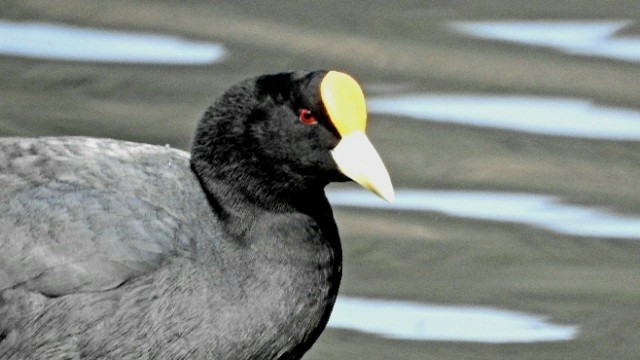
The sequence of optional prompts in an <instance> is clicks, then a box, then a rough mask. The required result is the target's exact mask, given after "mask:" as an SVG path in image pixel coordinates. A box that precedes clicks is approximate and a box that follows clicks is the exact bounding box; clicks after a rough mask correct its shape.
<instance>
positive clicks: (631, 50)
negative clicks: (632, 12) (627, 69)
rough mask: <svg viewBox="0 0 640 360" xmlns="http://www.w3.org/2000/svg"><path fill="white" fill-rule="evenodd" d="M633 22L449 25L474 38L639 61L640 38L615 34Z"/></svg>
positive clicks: (529, 22)
mask: <svg viewBox="0 0 640 360" xmlns="http://www.w3.org/2000/svg"><path fill="white" fill-rule="evenodd" d="M632 23H633V21H490V22H454V23H452V24H450V26H451V28H453V29H454V30H456V31H459V32H461V33H464V34H467V35H471V36H474V37H479V38H484V39H490V40H501V41H507V42H513V43H519V44H525V45H533V46H544V47H550V48H554V49H556V50H560V51H563V52H566V53H569V54H577V55H587V56H597V57H605V58H612V59H618V60H626V61H635V62H638V61H640V38H639V37H630V36H620V37H614V35H615V33H616V32H617V31H619V30H621V29H622V28H624V27H626V26H628V25H630V24H632Z"/></svg>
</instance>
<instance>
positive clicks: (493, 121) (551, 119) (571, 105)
mask: <svg viewBox="0 0 640 360" xmlns="http://www.w3.org/2000/svg"><path fill="white" fill-rule="evenodd" d="M367 107H368V110H369V112H371V113H374V114H388V115H396V116H405V117H411V118H414V119H419V120H427V121H439V122H449V123H456V124H464V125H471V126H481V127H491V128H500V129H507V130H513V131H521V132H527V133H535V134H545V135H555V136H567V137H580V138H592V139H612V140H634V141H637V140H640V111H636V110H633V109H627V108H619V107H609V106H602V105H598V104H594V103H593V102H591V101H589V100H585V99H572V98H550V97H532V96H500V95H472V94H413V95H402V96H389V97H374V98H371V99H370V100H368V101H367Z"/></svg>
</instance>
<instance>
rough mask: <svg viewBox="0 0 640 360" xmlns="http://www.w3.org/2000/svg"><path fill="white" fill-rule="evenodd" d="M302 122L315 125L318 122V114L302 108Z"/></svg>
mask: <svg viewBox="0 0 640 360" xmlns="http://www.w3.org/2000/svg"><path fill="white" fill-rule="evenodd" d="M299 115H300V122H301V123H303V124H305V125H314V124H317V123H318V120H316V116H315V115H313V113H312V112H311V110H309V109H300V114H299Z"/></svg>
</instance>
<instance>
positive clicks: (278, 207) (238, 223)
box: [192, 163, 342, 359]
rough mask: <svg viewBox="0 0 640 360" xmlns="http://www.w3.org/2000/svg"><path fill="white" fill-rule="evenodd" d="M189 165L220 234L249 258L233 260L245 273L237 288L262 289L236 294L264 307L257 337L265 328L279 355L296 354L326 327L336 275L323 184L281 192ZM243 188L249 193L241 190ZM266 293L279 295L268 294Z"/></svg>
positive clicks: (338, 255)
mask: <svg viewBox="0 0 640 360" xmlns="http://www.w3.org/2000/svg"><path fill="white" fill-rule="evenodd" d="M192 169H193V170H194V172H195V173H196V176H197V177H198V179H199V181H200V184H201V186H202V188H203V190H204V192H205V193H206V195H207V199H208V201H209V204H210V207H211V209H212V210H213V211H214V212H215V213H216V216H217V217H218V218H219V219H221V220H222V223H223V224H224V226H225V227H226V229H225V230H226V232H227V234H228V235H229V236H228V238H229V239H231V240H232V241H234V242H235V244H234V245H235V246H237V248H239V249H240V250H239V251H240V252H241V253H242V254H243V256H242V257H241V258H242V259H250V262H249V263H243V261H244V260H239V261H238V264H239V266H241V267H242V268H243V269H245V272H247V271H248V273H251V274H253V275H251V276H248V277H247V278H248V279H250V280H247V281H248V282H250V283H241V284H238V288H245V287H252V288H258V289H269V293H265V294H253V295H252V296H249V295H243V296H249V297H250V298H252V299H253V300H251V299H249V300H246V299H245V301H246V302H248V303H253V302H257V303H258V305H255V306H257V307H264V310H263V314H264V315H265V316H266V318H265V326H266V329H267V330H265V331H264V334H261V336H263V337H265V336H266V337H270V335H268V334H272V335H273V339H272V340H269V341H270V342H271V345H270V346H273V347H274V348H280V349H284V351H285V353H284V355H283V356H284V357H283V358H292V359H294V358H299V356H301V355H302V354H303V353H304V352H305V351H306V350H308V348H309V347H310V346H311V345H312V344H313V342H315V340H316V339H317V338H318V336H319V335H320V333H321V332H322V330H323V329H324V327H325V326H326V324H327V321H328V319H329V314H330V313H331V309H332V307H333V303H334V301H335V298H336V296H337V293H338V288H339V285H340V279H341V274H342V249H341V246H340V240H339V235H338V230H337V227H336V224H335V221H334V219H333V213H332V210H331V207H330V205H329V203H328V201H327V199H326V196H325V195H324V190H323V189H322V188H319V189H317V190H316V191H299V192H298V193H297V194H295V196H293V197H292V196H289V195H287V196H283V195H282V194H281V193H280V194H278V193H273V192H269V191H268V190H267V189H264V188H263V186H264V185H265V184H264V183H261V182H260V181H258V179H250V178H247V177H246V174H245V177H244V178H243V180H242V181H238V180H237V179H234V181H225V179H224V178H220V177H215V176H213V177H211V176H209V177H206V175H205V174H203V173H202V172H199V171H198V168H197V166H195V165H194V164H193V163H192ZM250 191H252V193H253V195H252V196H248V195H247V193H248V192H250ZM256 196H258V197H259V198H258V199H257V198H256ZM232 262H233V261H232ZM248 269H251V270H248ZM243 281H244V280H243ZM256 284H261V286H257V285H256ZM274 294H284V295H286V296H281V297H277V298H273V297H274ZM292 294H296V295H297V296H291V295H292ZM266 300H268V301H267V303H265V304H263V303H262V302H263V301H266ZM247 331H250V330H247ZM283 335H286V336H283ZM286 339H288V340H286ZM285 340H286V342H285ZM298 355H299V356H298Z"/></svg>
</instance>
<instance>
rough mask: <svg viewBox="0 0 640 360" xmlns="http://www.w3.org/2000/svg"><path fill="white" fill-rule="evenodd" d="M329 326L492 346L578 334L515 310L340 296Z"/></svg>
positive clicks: (540, 340) (380, 334) (395, 337)
mask: <svg viewBox="0 0 640 360" xmlns="http://www.w3.org/2000/svg"><path fill="white" fill-rule="evenodd" d="M328 326H329V327H333V328H341V329H349V330H356V331H361V332H365V333H371V334H375V335H379V336H383V337H386V338H392V339H403V340H422V341H426V340H431V341H464V342H480V343H496V344H498V343H533V342H542V341H567V340H571V339H574V338H575V337H576V335H577V333H578V327H577V326H570V325H556V324H551V323H548V322H546V321H545V319H544V317H542V316H537V315H530V314H525V313H519V312H514V311H507V310H498V309H490V308H482V307H470V306H443V305H427V304H419V303H412V302H404V301H388V300H372V299H362V298H351V297H342V296H340V297H338V300H337V301H336V305H335V308H334V310H333V313H332V314H331V319H330V320H329V324H328Z"/></svg>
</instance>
